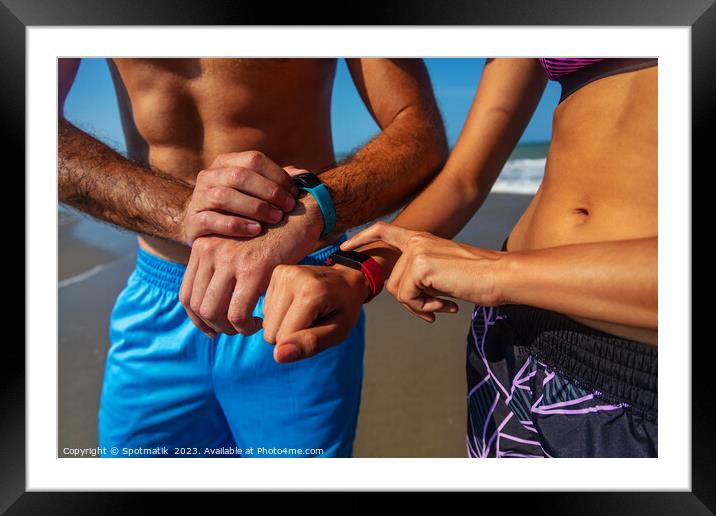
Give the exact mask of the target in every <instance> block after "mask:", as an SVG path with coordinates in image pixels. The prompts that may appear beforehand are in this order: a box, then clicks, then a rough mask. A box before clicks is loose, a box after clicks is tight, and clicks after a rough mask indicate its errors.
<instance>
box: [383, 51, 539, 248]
mask: <svg viewBox="0 0 716 516" xmlns="http://www.w3.org/2000/svg"><path fill="white" fill-rule="evenodd" d="M546 82H547V79H546V76H545V74H544V71H543V70H542V68H541V67H540V65H539V62H538V60H537V59H506V58H505V59H489V60H488V61H487V63H486V64H485V70H484V72H483V74H482V77H481V79H480V85H479V87H478V89H477V94H476V95H475V99H474V100H473V103H472V106H471V108H470V112H469V113H468V117H467V120H466V121H465V126H464V127H463V129H462V131H461V133H460V137H459V138H458V141H457V143H456V145H455V148H454V149H453V151H452V153H451V154H450V158H449V159H448V161H447V163H446V164H445V167H444V168H443V170H442V172H440V174H439V175H438V176H437V177H436V178H435V180H434V181H433V182H432V183H431V184H430V185H429V186H428V187H427V188H426V189H425V190H423V191H422V192H421V193H420V194H419V195H418V196H417V197H416V198H415V199H414V200H413V201H412V202H411V203H410V204H409V205H408V206H407V207H406V208H405V210H403V212H402V213H401V214H400V215H399V216H398V217H397V218H396V219H395V221H394V222H393V223H394V224H396V225H398V226H400V227H404V228H407V229H415V230H418V231H427V232H429V233H432V234H434V235H437V236H440V237H443V238H453V237H454V236H455V235H457V233H458V232H459V231H460V230H461V229H462V227H463V226H464V225H465V224H467V222H468V221H469V220H470V219H471V218H472V216H473V215H474V214H475V212H476V211H477V210H478V209H479V208H480V206H481V205H482V203H483V202H484V201H485V198H487V195H488V194H489V193H490V189H491V188H492V185H493V184H494V183H495V181H496V180H497V176H498V175H499V174H500V172H501V171H502V168H503V167H504V166H505V163H506V162H507V159H508V158H509V157H510V154H511V153H512V151H513V149H514V148H515V146H516V145H517V142H518V141H519V139H520V136H522V133H523V132H524V130H525V128H526V127H527V124H528V122H529V121H530V118H531V117H532V113H534V110H535V108H536V107H537V103H538V102H539V99H540V97H541V96H542V92H543V91H544V88H545V84H546Z"/></svg>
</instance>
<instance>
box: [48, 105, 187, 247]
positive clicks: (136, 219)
mask: <svg viewBox="0 0 716 516" xmlns="http://www.w3.org/2000/svg"><path fill="white" fill-rule="evenodd" d="M58 146H59V154H58V168H59V199H60V202H64V203H66V204H68V205H70V206H73V207H74V208H77V209H79V210H81V211H84V212H86V213H89V214H90V215H92V216H94V217H97V218H98V219H101V220H104V221H106V222H110V223H112V224H116V225H117V226H121V227H123V228H126V229H129V230H131V231H136V232H137V233H143V234H146V235H152V236H156V237H160V238H165V239H169V240H174V241H177V242H181V243H184V242H183V235H182V220H183V216H184V212H185V209H186V205H187V203H188V202H189V200H190V198H191V194H192V187H191V185H188V184H186V183H184V182H181V181H179V180H177V179H175V178H172V177H169V176H164V175H162V174H160V173H158V172H156V171H152V170H149V169H148V168H145V167H142V166H141V165H139V164H137V163H134V162H132V161H130V160H128V159H126V158H124V157H123V156H121V155H120V154H118V153H116V152H115V151H113V150H112V149H110V148H109V147H107V146H106V145H104V144H102V143H101V142H99V141H97V140H96V139H95V138H93V137H91V136H89V135H88V134H87V133H85V132H83V131H81V130H80V129H78V128H76V127H74V126H73V125H72V124H70V123H69V122H67V121H66V120H64V119H61V120H60V123H59V141H58Z"/></svg>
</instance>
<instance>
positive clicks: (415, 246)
mask: <svg viewBox="0 0 716 516" xmlns="http://www.w3.org/2000/svg"><path fill="white" fill-rule="evenodd" d="M379 240H380V241H382V242H385V243H386V244H388V245H391V246H393V247H396V248H398V249H400V251H402V255H401V257H400V259H399V260H398V261H397V263H396V264H395V267H394V268H393V272H392V273H391V275H390V279H389V280H388V282H387V285H386V287H387V289H388V291H389V292H390V293H391V294H392V295H393V296H394V297H395V298H396V299H397V300H398V301H399V302H400V303H401V304H402V305H403V306H405V307H406V308H407V309H408V310H409V311H410V312H412V313H413V314H415V315H416V316H418V317H420V318H421V319H423V320H425V321H428V322H433V321H434V320H435V313H436V312H448V313H455V312H457V309H458V307H457V304H456V303H454V302H453V301H449V300H447V299H443V297H444V296H447V297H453V298H457V299H463V300H465V301H470V302H472V303H476V304H480V305H484V306H495V305H498V304H500V303H501V301H502V297H501V295H500V290H499V285H498V282H497V280H496V278H497V275H498V272H499V270H500V266H501V264H500V258H501V257H502V256H504V255H505V253H500V252H497V251H491V250H487V249H478V248H476V247H471V246H467V245H464V244H459V243H457V242H453V241H452V240H445V239H443V238H439V237H436V236H434V235H431V234H430V233H424V232H419V231H411V230H408V229H403V228H400V227H397V226H393V225H391V224H388V223H385V222H378V223H377V224H374V225H373V226H371V227H369V228H368V229H365V230H364V231H361V232H360V233H358V234H356V235H355V236H353V237H352V238H351V239H350V240H348V241H346V242H344V243H343V244H342V245H341V249H343V250H344V251H349V250H352V249H355V248H357V247H360V246H362V245H365V244H369V243H371V242H376V241H379Z"/></svg>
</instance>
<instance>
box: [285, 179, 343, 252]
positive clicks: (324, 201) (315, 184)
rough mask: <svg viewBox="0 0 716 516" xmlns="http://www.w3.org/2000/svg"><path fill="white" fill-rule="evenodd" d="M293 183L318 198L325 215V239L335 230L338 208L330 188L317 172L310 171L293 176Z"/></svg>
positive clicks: (322, 214)
mask: <svg viewBox="0 0 716 516" xmlns="http://www.w3.org/2000/svg"><path fill="white" fill-rule="evenodd" d="M293 183H294V184H295V185H296V187H297V188H298V189H299V190H301V191H304V192H308V193H309V194H311V195H312V196H313V198H314V199H316V202H317V203H318V208H319V209H320V210H321V216H322V217H323V231H321V236H320V238H321V240H323V239H324V238H326V237H327V236H328V235H329V234H330V233H331V231H333V228H334V227H335V225H336V209H335V208H334V207H333V201H332V200H331V194H330V193H329V192H328V188H326V185H324V184H323V183H321V180H320V179H318V176H317V175H316V174H311V173H310V172H308V173H305V174H299V175H297V176H293Z"/></svg>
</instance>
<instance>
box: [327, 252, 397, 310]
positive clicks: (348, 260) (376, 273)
mask: <svg viewBox="0 0 716 516" xmlns="http://www.w3.org/2000/svg"><path fill="white" fill-rule="evenodd" d="M334 263H337V264H340V265H343V266H345V267H350V268H351V269H355V270H357V271H361V272H362V273H363V276H365V278H366V279H367V280H368V288H369V289H370V294H368V299H366V300H365V301H363V302H364V303H367V302H368V301H370V300H371V299H373V298H374V297H375V296H377V295H378V294H380V291H381V290H383V283H385V276H383V269H381V268H380V265H378V262H376V261H375V260H374V259H373V258H371V257H370V256H368V255H367V254H363V253H359V252H358V251H336V252H335V253H333V254H332V255H331V256H329V257H328V259H327V260H326V264H327V265H333V264H334Z"/></svg>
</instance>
